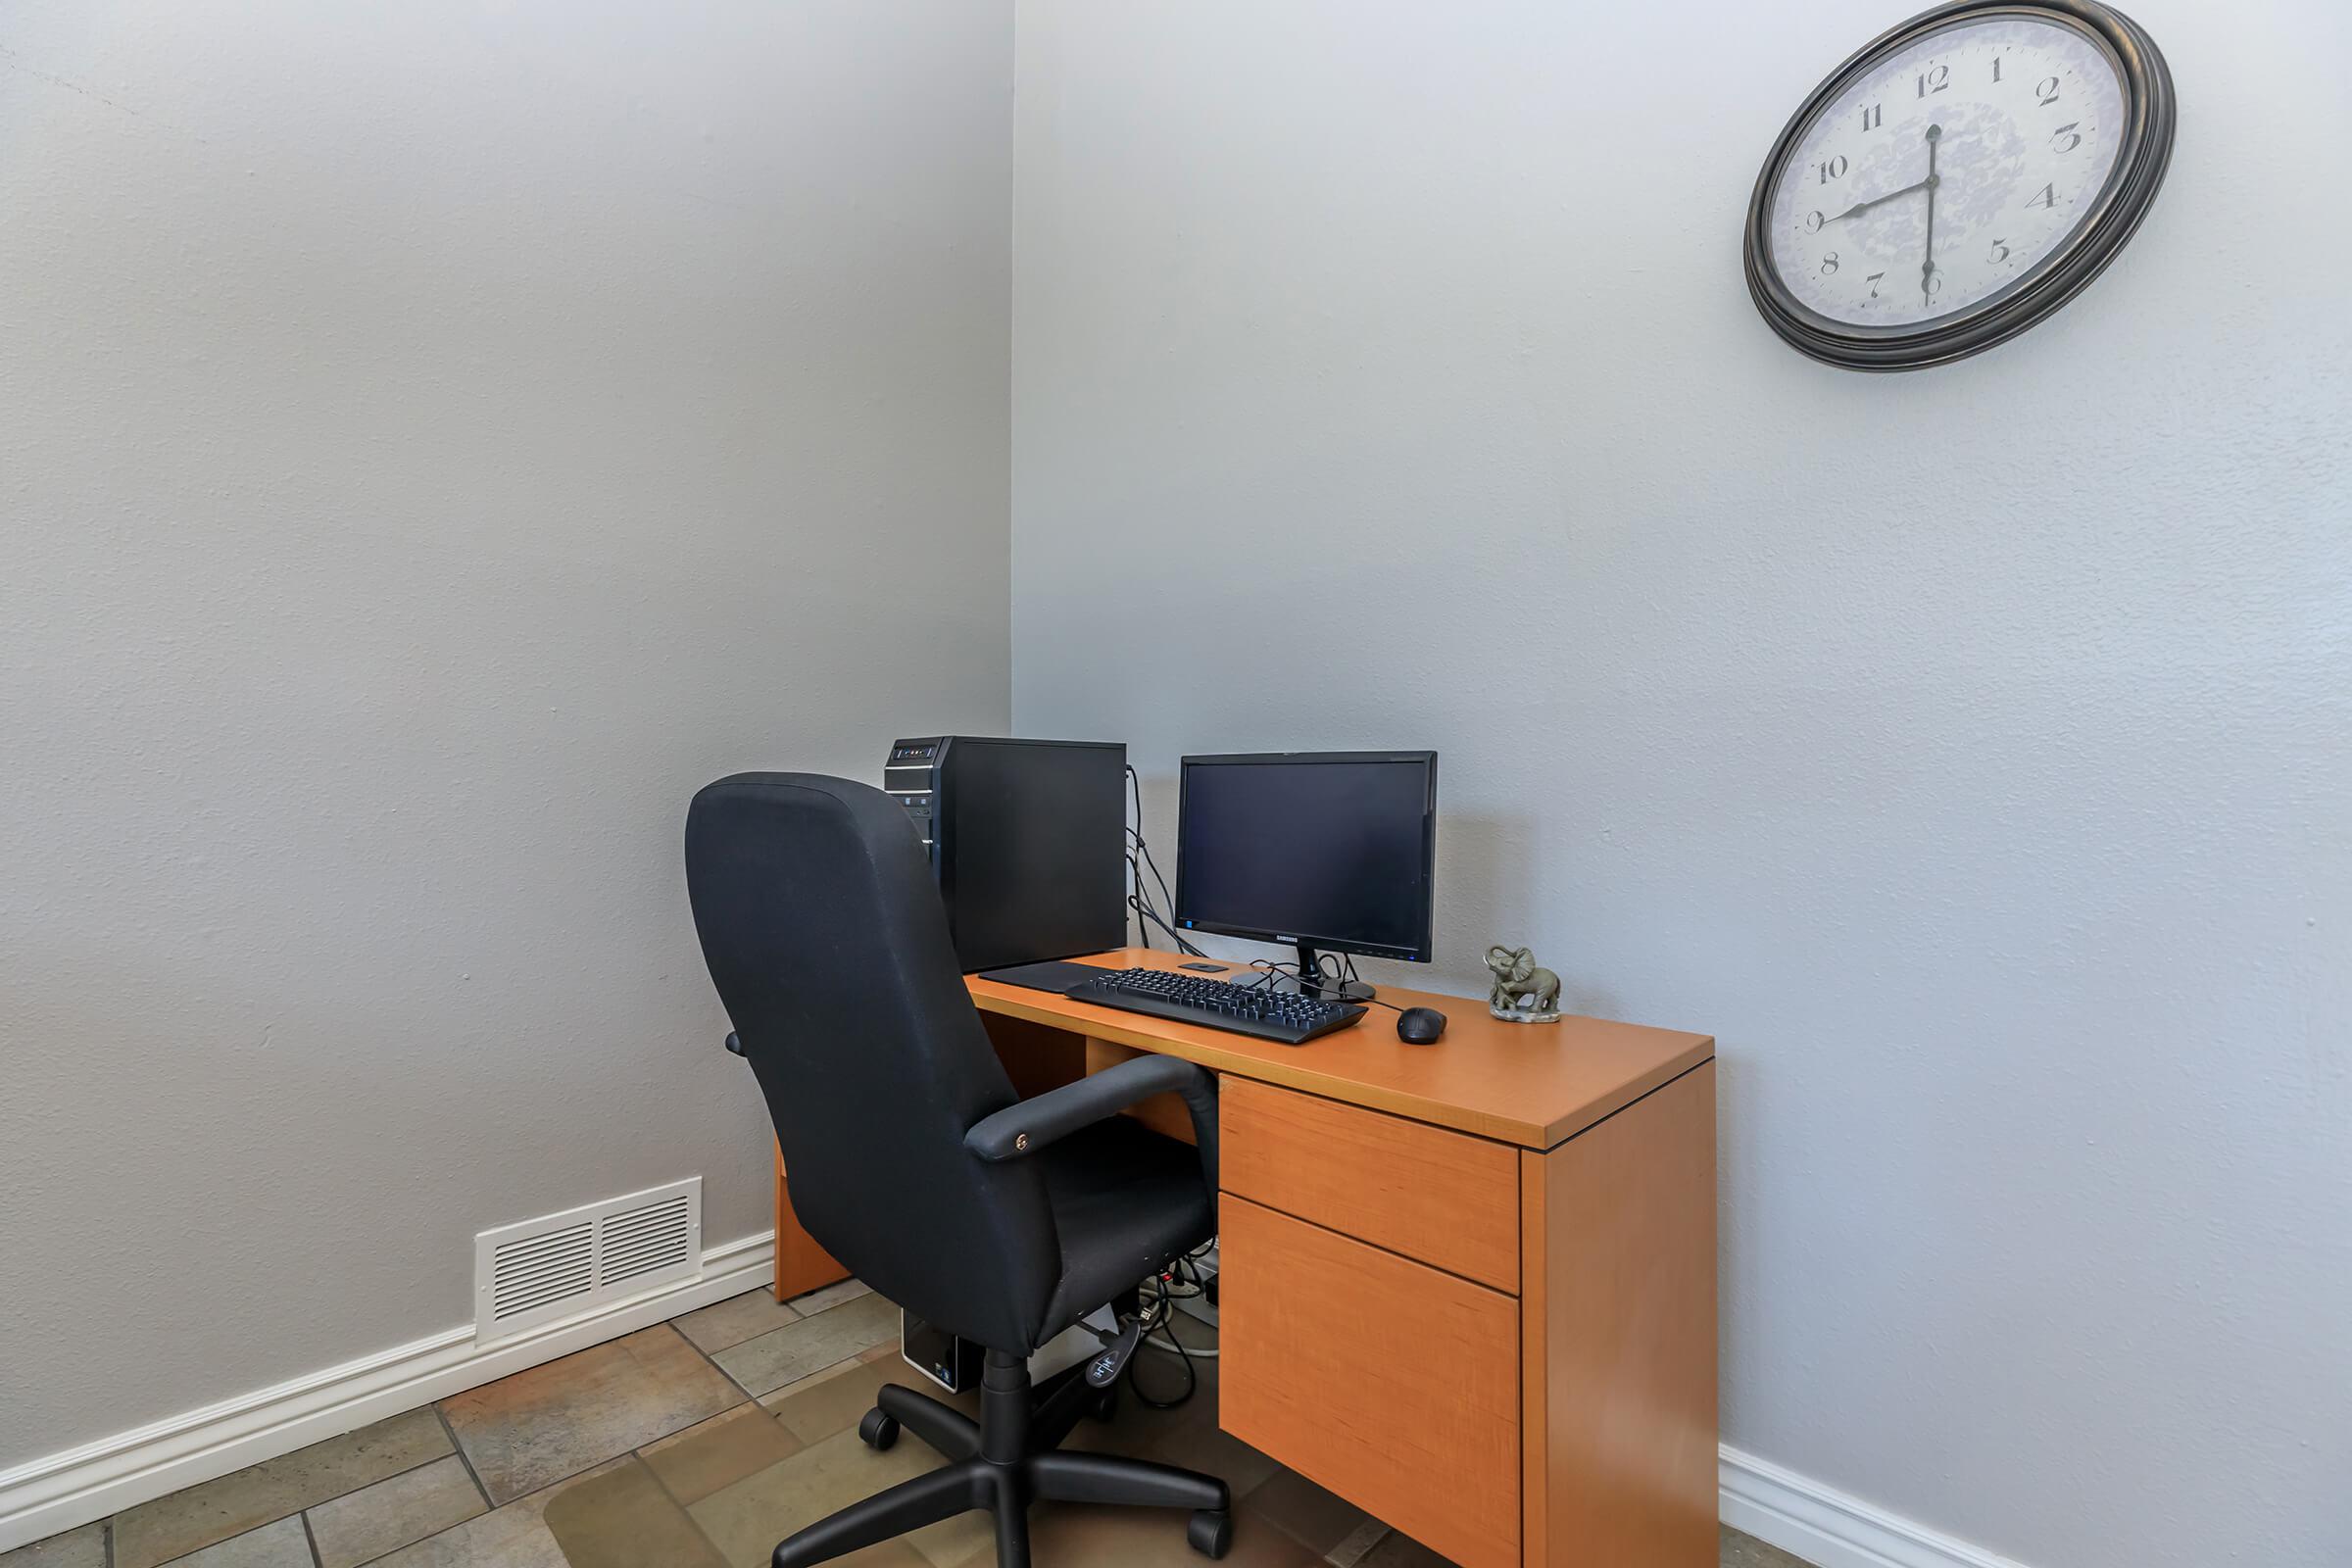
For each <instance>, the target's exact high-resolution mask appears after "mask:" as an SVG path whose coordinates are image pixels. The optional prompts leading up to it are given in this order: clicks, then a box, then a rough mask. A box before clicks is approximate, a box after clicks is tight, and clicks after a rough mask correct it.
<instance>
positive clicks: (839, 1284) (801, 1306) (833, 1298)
mask: <svg viewBox="0 0 2352 1568" xmlns="http://www.w3.org/2000/svg"><path fill="white" fill-rule="evenodd" d="M872 1290H873V1287H872V1286H870V1285H868V1284H866V1283H865V1282H864V1281H863V1280H837V1281H835V1282H834V1283H833V1284H831V1285H828V1286H825V1287H824V1288H823V1289H821V1290H814V1291H810V1292H809V1294H808V1295H806V1296H796V1297H794V1298H793V1299H792V1309H793V1310H794V1311H796V1312H798V1313H800V1314H801V1316H803V1317H814V1316H815V1315H816V1314H817V1313H819V1312H826V1311H830V1310H832V1309H833V1308H834V1307H837V1306H840V1305H842V1304H843V1303H844V1302H847V1301H855V1300H856V1299H858V1298H859V1297H860V1296H864V1295H867V1294H868V1293H870V1292H871V1291H872Z"/></svg>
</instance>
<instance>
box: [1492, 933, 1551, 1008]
mask: <svg viewBox="0 0 2352 1568" xmlns="http://www.w3.org/2000/svg"><path fill="white" fill-rule="evenodd" d="M1487 967H1488V968H1489V969H1492V970H1493V971H1495V989H1494V991H1493V992H1492V993H1490V994H1489V995H1488V997H1487V1010H1488V1011H1489V1012H1491V1013H1493V1014H1494V1015H1495V1017H1497V1018H1508V1019H1512V1020H1515V1021H1521V1022H1535V1021H1538V1020H1549V1019H1552V1018H1557V1017H1558V1016H1559V1015H1560V977H1559V976H1558V975H1556V974H1553V973H1552V972H1551V971H1550V970H1549V969H1545V968H1543V967H1542V966H1540V965H1539V964H1538V963H1537V962H1536V956H1535V955H1534V954H1533V953H1531V952H1529V951H1528V950H1527V949H1525V948H1505V947H1501V946H1499V945H1498V946H1495V947H1492V948H1489V949H1488V950H1487Z"/></svg>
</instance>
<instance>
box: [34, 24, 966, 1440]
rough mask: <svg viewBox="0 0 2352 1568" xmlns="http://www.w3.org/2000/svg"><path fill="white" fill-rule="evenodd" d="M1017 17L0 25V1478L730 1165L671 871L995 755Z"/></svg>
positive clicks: (419, 1320) (322, 1344)
mask: <svg viewBox="0 0 2352 1568" xmlns="http://www.w3.org/2000/svg"><path fill="white" fill-rule="evenodd" d="M1010 59H1011V54H1010V16H1009V11H1008V8H1007V7H1006V6H1005V5H1003V4H967V3H964V0H931V3H916V0H890V3H876V0H824V3H811V0H794V3H792V4H768V3H766V0H697V3H691V4H677V5H666V4H665V5H630V4H620V3H617V0H613V3H595V4H578V3H565V4H560V3H557V0H515V3H509V4H496V5H494V4H485V3H473V0H408V3H404V4H401V5H397V6H364V7H363V6H354V5H324V6H321V5H315V4H306V3H298V0H239V3H229V0H222V3H216V4H207V5H180V4H173V3H166V0H18V3H14V4H11V5H9V6H8V7H7V8H6V14H5V16H4V17H0V411H4V412H0V968H4V973H0V1075H4V1076H0V1212H4V1213H5V1215H6V1222H5V1226H4V1227H0V1229H4V1230H5V1241H4V1243H0V1467H4V1466H5V1465H6V1464H7V1463H9V1462H10V1461H14V1460H20V1459H24V1458H26V1457H28V1456H31V1455H34V1454H38V1453H44V1452H49V1451H53V1450H56V1449H58V1448H61V1447H64V1446H68V1445H70V1444H72V1443H74V1442H77V1441H80V1440H84V1439H88V1438H91V1437H94V1436H98V1435H100V1434H104V1433H108V1432H113V1431H118V1430H121V1429H123V1428H125V1427H128V1426H131V1425H134V1424H136V1423H138V1422H142V1421H145V1420H149V1419H152V1418H155V1417H158V1416H162V1415H166V1414H169V1413H172V1412H174V1411H178V1410H181V1409H184V1408H187V1407H189V1406H192V1405H195V1404H199V1403H202V1402H205V1401H208V1400H211V1399H215V1398H219V1397H225V1396H228V1395H232V1394H237V1393H242V1392H244V1391H247V1390H250V1389H253V1388H257V1387H259V1386H261V1385H265V1384H269V1383H272V1382H275V1381H278V1380H280V1379H283V1378H286V1377H290V1376H294V1375H297V1374H301V1373H304V1372H308V1371H312V1370H314V1369H317V1368H319V1367H322V1366H325V1365H328V1364H331V1363H334V1362H338V1361H341V1360H344V1359H346V1358H349V1357H351V1356H355V1355H360V1354H364V1353H367V1352H368V1351H372V1350H376V1349H380V1348H386V1347H388V1346H391V1345H394V1344H397V1343H401V1342H404V1341H407V1340H411V1339H414V1338H417V1337H418V1336H420V1335H424V1334H428V1333H432V1332H434V1331H437V1330H440V1329H444V1328H448V1327H450V1326H452V1325H453V1324H457V1323H461V1322H464V1321H466V1319H467V1318H468V1317H469V1316H470V1315H471V1300H470V1296H471V1291H470V1277H469V1276H470V1268H471V1250H470V1238H471V1236H472V1233H473V1232H474V1231H475V1230H476V1229H477V1228H479V1227H482V1226H485V1225H489V1224H493V1223H496V1222H501V1221H505V1220H511V1219H518V1218H524V1217H527V1216H529V1215H532V1214H537V1213H542V1212H545V1211H548V1210H550V1209H555V1208H559V1207H563V1206H565V1205H568V1204H571V1203H574V1202H578V1201H586V1200H589V1199H594V1198H598V1197H602V1196H606V1195H610V1194H614V1193H620V1192H625V1191H628V1190H630V1189H632V1188H636V1187H641V1186H644V1185H647V1184H650V1183H653V1182H656V1181H661V1180H665V1179H669V1178H674V1177H677V1176H682V1175H685V1174H688V1173H691V1172H695V1171H701V1172H704V1173H705V1174H706V1175H707V1176H708V1177H709V1178H710V1186H709V1190H708V1196H709V1213H708V1215H707V1228H706V1236H707V1238H708V1240H710V1241H711V1243H713V1244H716V1243H718V1242H722V1241H726V1240H731V1239H733V1238H735V1237H738V1236H743V1235H746V1234H750V1233H754V1232H758V1231H760V1230H763V1229H765V1228H766V1227H767V1225H768V1223H769V1217H768V1209H767V1203H768V1185H767V1180H766V1165H765V1158H766V1154H765V1150H766V1138H767V1134H766V1132H765V1130H764V1126H763V1117H762V1114H761V1110H760V1106H759V1104H758V1103H757V1099H756V1096H755V1095H754V1094H753V1092H752V1088H751V1084H750V1081H749V1079H747V1078H746V1077H745V1075H744V1073H743V1069H742V1067H741V1065H740V1064H739V1063H737V1062H736V1061H735V1060H734V1059H733V1058H731V1057H729V1056H727V1055H725V1054H723V1053H722V1052H721V1051H720V1050H719V1049H718V1046H719V1040H720V1037H721V1036H722V1034H723V1033H724V1024H723V1021H722V1014H721V1013H720V1011H719V1008H718V1007H717V1005H716V1003H715V1002H714V1000H713V999H712V997H711V988H710V983H709V980H708V978H707V977H706V975H705V974H704V971H703V966H702V961H701V956H700V953H699V951H698V950H697V948H696V946H695V942H694V937H693V933H692V929H691V927H690V924H689V921H688V916H687V909H686V901H685V897H684V886H683V879H682V875H681V872H680V868H679V863H678V835H679V830H680V827H681V825H682V822H683V819H684V812H685V809H686V802H687V799H688V797H689V796H690V795H691V794H692V792H693V791H694V789H695V788H696V787H697V786H699V785H700V784H702V783H703V782H705V781H706V780H708V779H710V778H711V777H714V776H716V775H718V774H720V773H722V772H725V771H727V770H729V769H733V768H737V767H742V766H757V765H777V764H783V765H800V766H812V767H818V768H829V769H834V770H839V771H844V772H849V773H853V774H856V775H858V776H875V775H876V773H877V772H878V769H879V766H880V760H881V754H882V750H883V748H884V746H885V745H886V744H887V742H888V740H889V738H890V737H891V736H893V735H894V734H900V733H905V732H907V731H908V730H916V731H920V730H927V729H939V728H973V729H991V728H996V727H999V726H1001V725H1002V724H1003V722H1004V720H1005V705H1006V701H1007V697H1006V653H1005V635H1006V632H1005V601H1006V587H1005V495H1006V484H1007V480H1006V475H1005V452H1006V430H1005V377H1006V373H1007V371H1006V359H1005V357H1006V320H1005V311H1006V277H1005V267H1006V228H1005V224H1006V211H1007V205H1008V179H1009V124H1008V114H1007V109H1006V94H1007V91H1008V87H1009V71H1010Z"/></svg>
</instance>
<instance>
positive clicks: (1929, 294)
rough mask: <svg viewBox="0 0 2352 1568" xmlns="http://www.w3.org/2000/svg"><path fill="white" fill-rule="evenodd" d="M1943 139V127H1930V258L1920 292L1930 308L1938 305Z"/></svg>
mask: <svg viewBox="0 0 2352 1568" xmlns="http://www.w3.org/2000/svg"><path fill="white" fill-rule="evenodd" d="M1942 139H1943V127H1942V126H1941V125H1930V126H1929V127H1928V257H1927V260H1926V261H1924V262H1922V263H1921V264H1920V268H1919V292H1920V294H1921V296H1922V297H1923V298H1925V299H1926V300H1927V302H1928V306H1929V308H1930V309H1931V310H1932V309H1934V308H1935V303H1936V185H1938V184H1939V183H1941V182H1940V181H1939V180H1937V179H1936V143H1937V142H1939V141H1941V140H1942Z"/></svg>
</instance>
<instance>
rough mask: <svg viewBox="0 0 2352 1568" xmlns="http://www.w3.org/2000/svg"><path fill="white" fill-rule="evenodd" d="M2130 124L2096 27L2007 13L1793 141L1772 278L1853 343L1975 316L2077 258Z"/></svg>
mask: <svg viewBox="0 0 2352 1568" xmlns="http://www.w3.org/2000/svg"><path fill="white" fill-rule="evenodd" d="M2129 129H2130V126H2129V123H2128V116H2127V112H2126V89H2125V77H2124V71H2123V67H2122V65H2121V64H2120V63H2119V61H2118V60H2117V59H2116V57H2115V55H2114V53H2113V52H2112V51H2111V50H2110V49H2109V48H2108V46H2107V45H2106V44H2105V43H2104V42H2102V41H2101V40H2100V39H2099V38H2098V37H2097V36H2096V35H2094V34H2093V33H2091V32H2090V31H2088V30H2086V29H2084V28H2082V27H2078V26H2075V25H2070V24H2069V23H2067V22H2065V21H2062V20H2058V19H2055V18H2049V19H2045V18H2044V17H2041V16H2035V15H2025V14H2020V13H2017V12H2003V11H1989V12H1986V13H1983V14H1980V15H1977V16H1973V17H1969V18H1967V19H1965V20H1960V21H1956V22H1954V23H1952V24H1951V25H1948V26H1944V27H1941V28H1937V29H1936V30H1933V31H1930V32H1927V33H1925V34H1923V35H1918V36H1914V37H1911V38H1908V39H1906V40H1904V41H1902V42H1899V43H1897V44H1895V45H1893V46H1892V47H1891V48H1890V49H1888V50H1887V52H1886V53H1884V54H1881V55H1877V56H1874V57H1872V58H1870V59H1868V60H1865V61H1863V62H1862V63H1861V64H1859V65H1858V66H1857V67H1855V68H1854V70H1853V71H1852V73H1850V74H1849V75H1848V76H1847V77H1846V78H1844V79H1842V80H1840V81H1839V82H1838V84H1837V85H1836V87H1835V89H1834V90H1832V91H1829V92H1828V93H1826V94H1825V95H1824V98H1823V100H1822V104H1821V107H1820V109H1819V110H1818V112H1817V113H1816V114H1815V115H1814V117H1813V119H1812V121H1811V123H1808V124H1806V125H1805V126H1803V127H1802V129H1801V130H1800V131H1799V132H1798V133H1797V134H1796V135H1795V136H1794V138H1793V139H1792V140H1791V141H1790V143H1789V152H1788V154H1787V158H1786V161H1785V162H1784V163H1783V165H1782V167H1781V168H1780V170H1779V172H1778V177H1777V179H1776V180H1775V181H1774V183H1773V186H1772V197H1771V207H1770V209H1769V212H1768V214H1767V215H1765V217H1766V220H1767V221H1765V222H1764V224H1763V233H1762V235H1761V237H1762V239H1763V240H1764V244H1765V250H1766V256H1765V258H1764V261H1765V266H1766V267H1767V268H1768V269H1769V270H1770V271H1771V273H1772V274H1773V275H1774V276H1776V277H1777V278H1778V279H1779V280H1780V282H1781V283H1782V284H1783V285H1784V286H1785V287H1786V288H1787V290H1788V291H1789V295H1790V296H1792V297H1793V299H1794V300H1795V302H1796V304H1797V305H1798V306H1800V307H1801V308H1802V309H1803V310H1805V311H1808V312H1811V313H1812V314H1813V315H1815V316H1816V317H1819V318H1822V319H1825V320H1826V322H1828V323H1831V324H1834V325H1835V327H1836V328H1837V329H1838V330H1839V331H1842V332H1848V333H1855V334H1858V335H1869V334H1871V333H1872V332H1873V331H1874V330H1876V331H1885V332H1887V333H1889V334H1899V333H1904V332H1916V331H1919V330H1920V329H1922V328H1923V327H1927V326H1933V325H1936V324H1937V323H1941V322H1944V321H1947V320H1951V319H1965V318H1967V317H1969V316H1971V315H1973V314H1975V313H1978V312H1981V311H1985V310H1986V309H1988V308H1990V307H1992V306H1994V305H1996V304H1998V303H1999V302H2000V301H2001V300H2003V299H2004V298H2006V297H2008V296H2009V295H2011V294H2013V293H2014V292H2016V291H2017V290H2018V289H2020V288H2021V287H2023V286H2025V285H2027V284H2029V283H2030V282H2032V281H2033V280H2034V278H2035V277H2036V276H2037V275H2039V274H2040V273H2041V272H2043V271H2044V270H2047V269H2048V268H2049V267H2050V266H2052V265H2054V264H2056V263H2057V262H2058V261H2060V260H2062V259H2063V257H2064V255H2065V253H2066V251H2067V250H2068V248H2069V247H2068V241H2069V240H2070V239H2073V238H2074V237H2075V236H2076V235H2077V234H2078V232H2079V231H2081V230H2082V228H2083V227H2084V226H2085V225H2087V224H2089V223H2090V222H2091V221H2092V220H2093V219H2094V217H2096V216H2097V214H2098V212H2099V209H2100V205H2101V204H2100V198H2101V196H2102V195H2103V194H2104V193H2105V192H2106V190H2107V188H2108V183H2109V180H2110V178H2111V177H2112V176H2113V175H2114V173H2115V172H2116V167H2117V163H2118V161H2119V159H2120V158H2121V157H2122V155H2123V151H2124V147H2125V142H2126V139H2127V133H2128V131H2129ZM2151 194H2152V192H2151Z"/></svg>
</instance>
